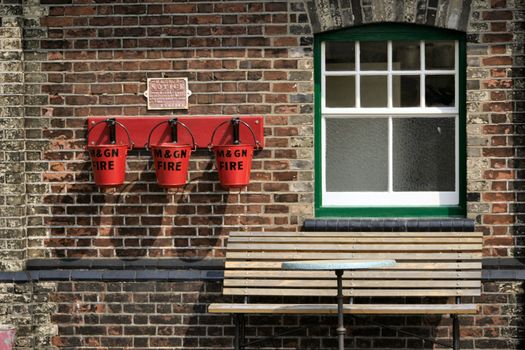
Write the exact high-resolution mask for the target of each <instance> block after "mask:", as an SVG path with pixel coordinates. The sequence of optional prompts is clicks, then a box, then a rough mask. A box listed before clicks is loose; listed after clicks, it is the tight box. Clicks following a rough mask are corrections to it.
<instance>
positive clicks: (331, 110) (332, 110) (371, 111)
mask: <svg viewBox="0 0 525 350" xmlns="http://www.w3.org/2000/svg"><path fill="white" fill-rule="evenodd" d="M324 113H325V114H327V113H328V114H361V115H367V116H369V115H375V114H411V115H414V114H438V115H441V114H443V113H448V114H452V113H454V114H455V113H458V110H457V108H455V107H427V108H420V107H395V108H344V107H343V108H339V107H327V108H325V110H324Z"/></svg>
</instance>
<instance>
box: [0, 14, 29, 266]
mask: <svg viewBox="0 0 525 350" xmlns="http://www.w3.org/2000/svg"><path fill="white" fill-rule="evenodd" d="M21 12H22V8H21V7H20V6H17V5H13V6H3V8H2V23H1V27H0V83H1V85H0V269H1V270H3V271H5V270H11V271H12V270H20V269H22V268H23V259H24V253H25V227H24V226H25V217H24V215H25V187H24V182H25V178H24V172H23V170H24V160H25V157H24V153H23V150H24V149H25V146H24V129H23V126H24V119H23V118H24V110H23V104H24V74H23V63H22V62H23V52H22V28H21V21H20V20H19V16H20V15H21Z"/></svg>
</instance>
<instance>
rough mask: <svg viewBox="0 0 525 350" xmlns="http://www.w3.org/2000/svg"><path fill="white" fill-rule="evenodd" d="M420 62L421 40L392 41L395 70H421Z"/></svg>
mask: <svg viewBox="0 0 525 350" xmlns="http://www.w3.org/2000/svg"><path fill="white" fill-rule="evenodd" d="M420 63H421V58H420V55H419V41H393V42H392V69H393V70H419V68H420V66H421V64H420Z"/></svg>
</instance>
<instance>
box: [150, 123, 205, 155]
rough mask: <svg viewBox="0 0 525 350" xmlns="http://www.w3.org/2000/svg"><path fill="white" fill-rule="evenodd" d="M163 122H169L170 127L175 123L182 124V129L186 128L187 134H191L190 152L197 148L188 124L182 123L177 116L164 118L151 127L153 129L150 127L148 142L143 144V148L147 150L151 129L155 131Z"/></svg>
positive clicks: (151, 133)
mask: <svg viewBox="0 0 525 350" xmlns="http://www.w3.org/2000/svg"><path fill="white" fill-rule="evenodd" d="M164 123H169V124H171V126H172V127H174V126H176V125H177V124H180V126H182V127H183V128H184V129H186V131H187V132H188V134H190V136H191V143H192V144H193V145H192V147H191V150H192V152H195V150H197V144H196V143H195V137H194V136H193V133H192V132H191V130H190V128H188V126H187V125H186V124H184V123H183V122H181V121H179V120H178V119H177V118H173V119H169V120H164V121H162V122H160V123H158V124H157V125H155V126H154V127H153V129H151V131H150V132H149V136H148V142H147V143H146V144H145V145H144V148H146V149H147V150H149V147H150V141H151V135H153V131H155V129H157V128H158V127H159V126H161V125H162V124H164ZM174 143H176V142H174Z"/></svg>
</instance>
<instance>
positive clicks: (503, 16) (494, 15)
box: [482, 10, 513, 21]
mask: <svg viewBox="0 0 525 350" xmlns="http://www.w3.org/2000/svg"><path fill="white" fill-rule="evenodd" d="M482 17H483V19H484V20H486V21H505V20H511V19H512V18H513V15H512V11H499V10H496V11H483V13H482Z"/></svg>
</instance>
